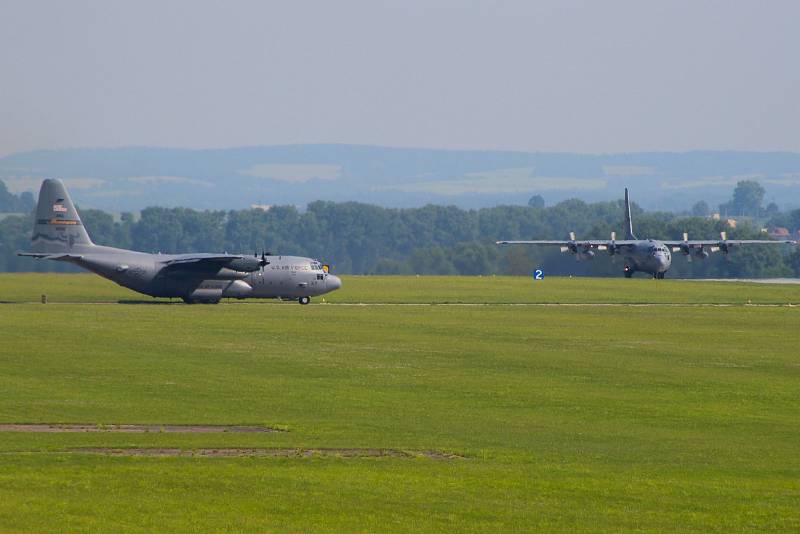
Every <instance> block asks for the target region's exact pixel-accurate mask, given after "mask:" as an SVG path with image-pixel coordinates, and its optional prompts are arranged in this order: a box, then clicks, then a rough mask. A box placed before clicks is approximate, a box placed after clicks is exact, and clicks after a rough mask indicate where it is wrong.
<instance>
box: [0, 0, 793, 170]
mask: <svg viewBox="0 0 800 534" xmlns="http://www.w3.org/2000/svg"><path fill="white" fill-rule="evenodd" d="M798 25H800V2H797V1H794V0H788V1H778V0H771V1H755V0H754V1H750V2H743V1H738V0H735V1H734V0H722V1H702V0H690V1H675V0H672V1H669V2H664V1H660V2H656V1H645V0H631V1H594V0H592V1H583V2H581V1H565V0H553V1H551V2H534V1H520V2H514V1H485V2H469V1H466V0H456V1H435V0H403V1H397V2H380V1H364V2H353V1H320V2H304V1H287V0H281V1H275V2H266V1H264V2H261V1H254V2H243V1H225V2H222V1H220V2H208V1H206V2H200V1H165V0H159V1H153V2H151V1H142V0H136V1H130V2H115V1H101V0H97V1H94V2H81V1H69V2H62V1H51V2H44V1H35V0H34V1H9V0H0V76H2V77H0V155H4V154H9V153H12V152H16V151H21V150H29V149H38V148H58V147H84V146H122V145H149V146H174V147H228V146H239V145H256V144H287V143H306V142H337V143H362V144H379V145H388V146H411V147H432V148H487V149H522V150H536V151H551V150H555V151H581V152H623V151H640V150H689V149H701V148H714V149H755V150H793V151H800V67H798V51H800V31H799V29H798Z"/></svg>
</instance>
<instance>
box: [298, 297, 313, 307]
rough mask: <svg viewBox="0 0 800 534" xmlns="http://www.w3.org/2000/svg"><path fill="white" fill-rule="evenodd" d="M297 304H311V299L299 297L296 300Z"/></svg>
mask: <svg viewBox="0 0 800 534" xmlns="http://www.w3.org/2000/svg"><path fill="white" fill-rule="evenodd" d="M297 302H299V303H300V304H302V305H304V306H305V305H306V304H308V303H309V302H311V297H300V298H299V299H297Z"/></svg>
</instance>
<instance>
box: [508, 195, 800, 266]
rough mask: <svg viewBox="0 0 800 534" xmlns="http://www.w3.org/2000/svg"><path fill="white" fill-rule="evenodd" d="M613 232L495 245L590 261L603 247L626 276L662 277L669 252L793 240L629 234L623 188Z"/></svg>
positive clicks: (695, 253)
mask: <svg viewBox="0 0 800 534" xmlns="http://www.w3.org/2000/svg"><path fill="white" fill-rule="evenodd" d="M616 237H617V236H616V232H611V239H609V240H602V239H600V240H592V239H590V240H577V239H575V232H570V235H569V241H498V242H497V244H498V245H545V246H548V245H549V246H556V247H560V248H561V252H570V253H572V254H575V258H576V259H577V260H579V261H581V260H591V259H592V258H594V256H595V250H607V251H608V253H609V255H611V256H613V255H615V254H619V255H620V256H622V257H623V258H625V267H624V269H623V272H624V273H625V277H626V278H630V277H632V276H633V273H635V272H637V271H639V272H643V273H648V274H651V275H652V276H653V278H664V274H665V273H666V272H667V271H668V270H669V268H670V266H671V265H672V254H671V252H680V253H681V254H683V255H684V256H686V257H687V259H688V260H689V261H691V260H692V257H695V258H698V259H705V258H707V257H708V255H709V252H717V251H720V252H722V253H723V254H728V253H729V252H730V251H731V250H732V249H733V248H734V247H739V246H742V245H780V244H792V245H793V244H796V242H795V241H773V240H764V239H728V236H727V235H726V233H725V232H721V233H720V239H718V240H716V239H714V240H697V241H694V240H693V241H690V240H689V236H688V235H687V234H686V233H684V234H683V240H682V241H669V240H667V241H662V240H656V239H637V238H636V236H635V235H634V234H633V223H632V222H631V206H630V202H629V201H628V189H627V188H625V239H621V240H617V239H616Z"/></svg>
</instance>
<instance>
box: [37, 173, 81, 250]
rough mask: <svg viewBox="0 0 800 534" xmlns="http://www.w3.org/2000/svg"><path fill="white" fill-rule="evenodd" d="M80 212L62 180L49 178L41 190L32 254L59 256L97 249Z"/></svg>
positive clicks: (43, 183)
mask: <svg viewBox="0 0 800 534" xmlns="http://www.w3.org/2000/svg"><path fill="white" fill-rule="evenodd" d="M93 245H94V243H92V240H91V239H90V238H89V234H88V233H87V232H86V228H84V227H83V223H82V222H81V218H80V216H79V215H78V210H76V209H75V205H74V204H73V203H72V199H71V198H70V197H69V193H68V192H67V188H66V187H64V183H63V182H62V181H61V180H55V179H47V180H45V181H43V182H42V187H41V189H39V203H38V204H37V206H36V220H35V221H34V223H33V236H32V237H31V252H34V253H44V254H57V253H66V252H70V251H72V250H73V249H74V248H75V247H78V248H80V247H81V246H84V247H86V246H90V247H91V246H93Z"/></svg>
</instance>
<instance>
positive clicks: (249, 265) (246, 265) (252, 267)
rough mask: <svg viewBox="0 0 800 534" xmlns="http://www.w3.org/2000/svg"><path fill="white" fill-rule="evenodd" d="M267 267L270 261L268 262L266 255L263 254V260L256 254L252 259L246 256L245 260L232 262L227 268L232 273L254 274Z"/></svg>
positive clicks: (240, 259)
mask: <svg viewBox="0 0 800 534" xmlns="http://www.w3.org/2000/svg"><path fill="white" fill-rule="evenodd" d="M265 265H269V260H267V255H266V253H265V252H262V253H261V258H259V257H258V253H255V254H254V255H253V257H252V258H251V257H249V256H245V257H244V258H239V259H236V260H232V261H231V262H230V263H228V266H227V268H228V269H230V270H232V271H241V272H245V273H252V272H254V271H257V270H259V269H261V268H262V267H264V266H265Z"/></svg>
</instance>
